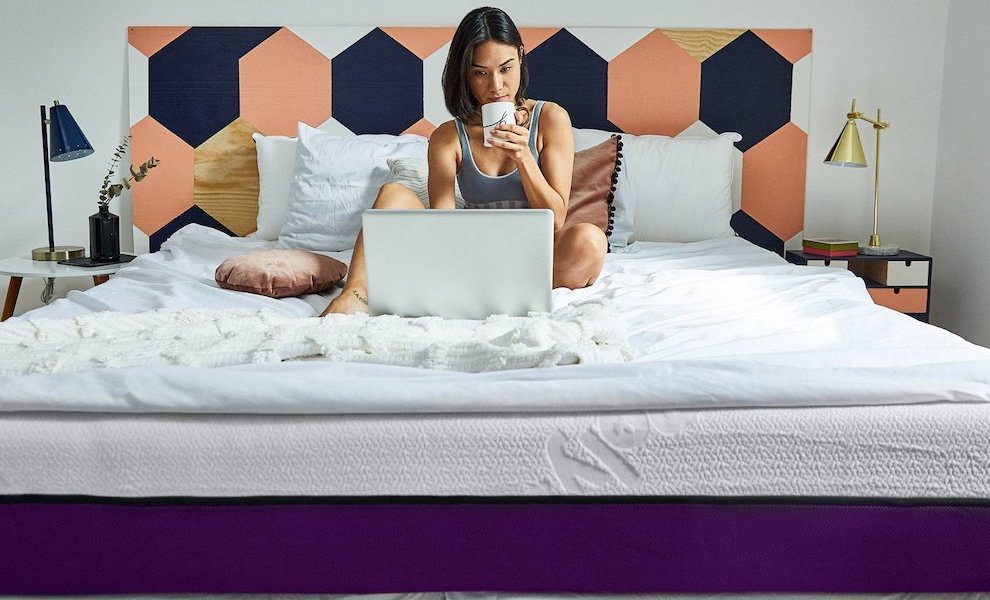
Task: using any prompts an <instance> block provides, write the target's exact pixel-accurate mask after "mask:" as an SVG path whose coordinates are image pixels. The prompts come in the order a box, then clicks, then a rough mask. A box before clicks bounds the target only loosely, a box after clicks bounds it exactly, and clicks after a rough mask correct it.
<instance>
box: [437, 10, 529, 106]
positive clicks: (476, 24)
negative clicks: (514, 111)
mask: <svg viewBox="0 0 990 600" xmlns="http://www.w3.org/2000/svg"><path fill="white" fill-rule="evenodd" d="M489 41H490V42H498V43H500V44H507V45H509V46H515V47H516V48H518V49H519V90H518V91H517V92H516V98H515V101H516V106H519V105H521V104H522V103H523V101H524V100H525V99H526V98H525V96H524V94H525V92H526V84H527V83H529V72H528V69H527V68H526V53H525V52H523V41H522V36H521V35H519V30H518V29H516V25H515V23H513V22H512V19H510V18H509V15H507V14H505V11H503V10H501V9H499V8H492V7H489V6H485V7H482V8H476V9H474V10H472V11H471V12H469V13H468V14H467V15H465V16H464V18H463V19H461V24H460V25H458V26H457V31H455V32H454V38H453V39H452V40H451V42H450V52H448V53H447V64H445V65H444V67H443V79H442V82H443V99H444V102H445V103H446V104H447V110H449V111H450V114H452V115H454V116H455V117H457V118H459V119H461V120H462V121H467V120H468V119H469V118H470V117H471V116H472V115H473V114H474V113H475V111H476V110H478V101H477V100H475V98H474V96H473V95H471V90H470V89H469V88H468V81H467V77H468V72H469V71H470V70H471V60H472V59H473V58H474V49H475V48H477V47H478V46H479V45H481V44H483V43H484V42H489Z"/></svg>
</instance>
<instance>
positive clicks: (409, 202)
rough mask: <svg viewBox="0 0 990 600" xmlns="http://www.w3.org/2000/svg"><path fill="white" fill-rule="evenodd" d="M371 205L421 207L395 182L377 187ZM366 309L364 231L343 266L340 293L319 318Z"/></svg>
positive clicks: (404, 207)
mask: <svg viewBox="0 0 990 600" xmlns="http://www.w3.org/2000/svg"><path fill="white" fill-rule="evenodd" d="M372 208H393V209H397V208H401V209H406V210H408V209H417V208H423V203H422V202H420V200H419V196H417V195H416V194H415V193H413V192H412V191H411V190H410V189H409V188H407V187H405V186H404V185H401V184H398V183H386V184H385V185H383V186H382V188H381V189H380V190H378V197H377V198H376V199H375V204H374V205H373V206H372ZM366 312H368V279H367V273H366V272H365V267H364V232H359V233H358V236H357V239H356V240H355V241H354V253H353V254H352V255H351V264H350V265H349V266H348V268H347V279H346V280H345V282H344V289H343V291H342V292H340V295H339V296H337V297H336V298H334V299H333V301H332V302H330V305H329V306H327V308H326V310H324V311H323V314H321V315H320V316H321V317H324V316H326V315H328V314H330V313H343V314H354V313H366Z"/></svg>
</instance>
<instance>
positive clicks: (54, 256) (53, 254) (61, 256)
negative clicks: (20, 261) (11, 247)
mask: <svg viewBox="0 0 990 600" xmlns="http://www.w3.org/2000/svg"><path fill="white" fill-rule="evenodd" d="M84 256H86V249H85V248H83V247H82V246H55V248H54V249H52V248H50V247H49V246H42V247H41V248H35V249H34V250H32V251H31V258H32V259H34V260H69V259H70V258H82V257H84Z"/></svg>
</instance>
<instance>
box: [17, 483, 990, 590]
mask: <svg viewBox="0 0 990 600" xmlns="http://www.w3.org/2000/svg"><path fill="white" fill-rule="evenodd" d="M400 500H401V499H391V500H390V499H379V500H374V501H341V500H334V499H331V500H328V501H311V500H304V501H292V500H286V501H284V502H282V501H278V500H265V501H261V502H257V503H256V502H245V501H241V502H233V503H231V502H223V501H216V502H213V503H211V502H210V501H208V500H197V501H178V502H169V501H161V502H142V503H132V502H126V501H122V502H114V501H99V500H97V501H87V500H84V499H75V500H70V501H66V500H56V501H51V500H49V499H45V498H43V497H42V498H33V499H17V498H10V497H8V498H6V499H4V501H3V502H0V594H68V593H75V594H96V593H100V594H122V593H128V594H135V593H196V592H198V593H320V592H322V593H373V592H414V591H506V592H509V591H525V592H584V593H605V592H609V593H646V592H654V593H661V592H666V593H715V592H736V593H742V592H831V593H856V592H859V593H892V592H908V591H913V592H974V591H988V590H990V552H988V550H990V506H965V505H961V506H946V505H913V504H912V505H897V504H887V505H865V504H815V503H810V502H802V503H795V504H780V503H772V504H771V503H768V504H761V503H752V502H735V503H724V502H720V503H711V502H684V503H681V502H656V501H636V500H633V501H625V502H599V501H588V502H583V501H577V502H575V501H573V500H568V501H566V502H565V501H535V502H534V501H531V500H518V499H517V500H515V501H506V502H500V501H498V500H485V501H478V500H471V499H468V500H465V501H462V502H451V501H449V500H443V501H441V500H437V501H431V500H429V499H426V500H422V501H400Z"/></svg>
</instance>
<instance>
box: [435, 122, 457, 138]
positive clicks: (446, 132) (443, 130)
mask: <svg viewBox="0 0 990 600" xmlns="http://www.w3.org/2000/svg"><path fill="white" fill-rule="evenodd" d="M452 139H457V125H455V124H454V120H453V119H451V120H449V121H445V122H443V123H441V124H439V125H437V128H436V129H434V130H433V133H431V134H430V142H431V143H433V142H444V141H450V140H452Z"/></svg>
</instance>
